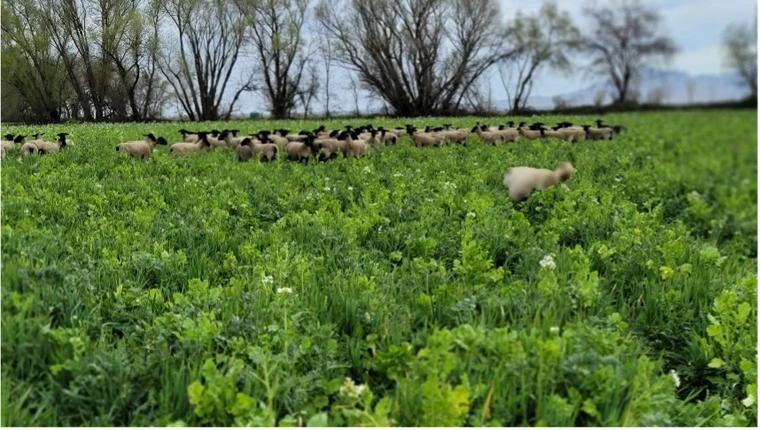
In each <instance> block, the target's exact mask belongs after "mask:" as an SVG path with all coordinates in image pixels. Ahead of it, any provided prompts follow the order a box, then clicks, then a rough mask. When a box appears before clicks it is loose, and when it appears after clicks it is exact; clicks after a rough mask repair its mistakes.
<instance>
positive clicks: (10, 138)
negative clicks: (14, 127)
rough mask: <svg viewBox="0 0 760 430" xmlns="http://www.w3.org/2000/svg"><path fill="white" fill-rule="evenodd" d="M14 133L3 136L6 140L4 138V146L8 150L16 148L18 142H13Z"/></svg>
mask: <svg viewBox="0 0 760 430" xmlns="http://www.w3.org/2000/svg"><path fill="white" fill-rule="evenodd" d="M13 137H14V136H13V135H12V134H6V135H5V136H3V138H4V140H2V141H1V142H2V147H3V149H4V150H6V151H13V150H15V149H16V144H15V143H13Z"/></svg>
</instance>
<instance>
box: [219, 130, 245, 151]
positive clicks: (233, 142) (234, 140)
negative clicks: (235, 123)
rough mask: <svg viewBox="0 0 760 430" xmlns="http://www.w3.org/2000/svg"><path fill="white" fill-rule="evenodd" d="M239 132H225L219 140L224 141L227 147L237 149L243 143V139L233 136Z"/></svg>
mask: <svg viewBox="0 0 760 430" xmlns="http://www.w3.org/2000/svg"><path fill="white" fill-rule="evenodd" d="M238 131H239V130H224V131H222V133H221V134H220V135H219V140H223V141H224V142H225V143H226V144H227V145H229V146H231V147H233V148H237V146H238V145H240V142H242V141H243V138H242V137H235V136H233V134H234V133H237V132H238Z"/></svg>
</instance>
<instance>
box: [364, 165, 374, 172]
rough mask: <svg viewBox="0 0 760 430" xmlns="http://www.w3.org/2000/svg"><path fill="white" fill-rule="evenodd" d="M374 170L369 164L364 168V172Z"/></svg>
mask: <svg viewBox="0 0 760 430" xmlns="http://www.w3.org/2000/svg"><path fill="white" fill-rule="evenodd" d="M371 171H372V170H371V169H370V168H369V166H367V167H365V168H364V173H370V172H371Z"/></svg>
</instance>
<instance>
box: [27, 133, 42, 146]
mask: <svg viewBox="0 0 760 430" xmlns="http://www.w3.org/2000/svg"><path fill="white" fill-rule="evenodd" d="M44 134H45V133H35V134H33V135H32V137H33V138H34V139H29V140H27V142H31V143H33V144H35V145H36V144H38V143H40V142H43V140H42V136H43V135H44Z"/></svg>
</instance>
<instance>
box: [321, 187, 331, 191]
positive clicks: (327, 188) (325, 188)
mask: <svg viewBox="0 0 760 430" xmlns="http://www.w3.org/2000/svg"><path fill="white" fill-rule="evenodd" d="M322 189H323V190H325V191H330V187H324V188H322Z"/></svg>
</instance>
